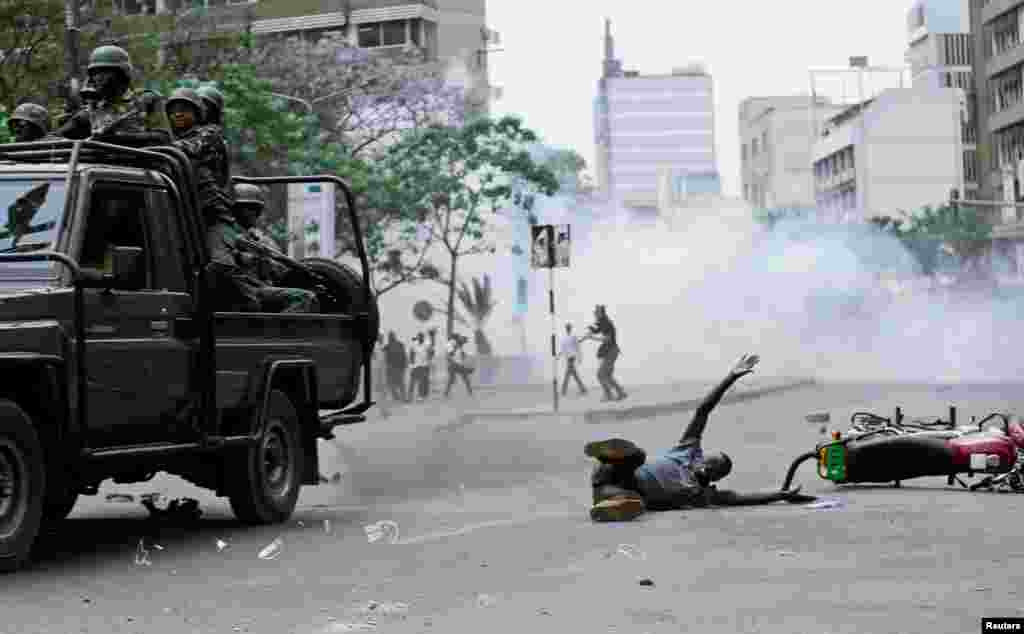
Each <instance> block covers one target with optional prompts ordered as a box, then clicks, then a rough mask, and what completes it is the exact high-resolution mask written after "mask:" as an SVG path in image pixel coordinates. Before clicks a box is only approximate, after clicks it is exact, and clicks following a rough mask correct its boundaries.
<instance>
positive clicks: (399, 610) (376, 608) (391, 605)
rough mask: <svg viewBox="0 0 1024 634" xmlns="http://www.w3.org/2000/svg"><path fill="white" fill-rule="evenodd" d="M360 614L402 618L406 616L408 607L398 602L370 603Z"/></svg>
mask: <svg viewBox="0 0 1024 634" xmlns="http://www.w3.org/2000/svg"><path fill="white" fill-rule="evenodd" d="M359 612H361V613H362V614H380V615H383V616H402V615H404V614H408V612H409V605H408V604H407V603H401V602H399V601H385V602H384V603H381V602H379V601H370V602H369V603H367V604H366V606H365V607H363V608H361V609H360V610H359Z"/></svg>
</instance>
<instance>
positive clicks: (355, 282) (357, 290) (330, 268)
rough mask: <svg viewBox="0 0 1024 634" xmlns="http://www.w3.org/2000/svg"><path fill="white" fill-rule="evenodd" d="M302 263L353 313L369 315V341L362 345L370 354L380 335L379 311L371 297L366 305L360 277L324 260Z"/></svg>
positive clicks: (341, 265)
mask: <svg viewBox="0 0 1024 634" xmlns="http://www.w3.org/2000/svg"><path fill="white" fill-rule="evenodd" d="M302 263H303V264H305V265H306V266H308V267H309V268H311V269H313V270H314V271H316V272H317V273H319V274H320V275H323V276H324V277H325V278H327V279H328V280H329V281H330V283H331V284H332V285H333V286H334V289H333V290H334V291H335V292H337V293H338V294H339V295H341V296H342V297H343V298H344V300H345V301H346V302H347V303H348V305H349V306H350V307H351V308H350V310H351V311H352V312H353V313H362V312H366V313H369V315H370V324H369V326H370V332H369V335H368V336H369V341H366V342H363V343H364V344H365V345H368V346H369V350H368V352H372V351H373V346H374V344H375V343H376V342H377V337H378V336H379V334H380V309H379V308H378V306H377V302H376V301H375V300H374V299H373V298H372V297H371V299H370V305H369V306H367V305H366V287H365V286H364V285H363V279H362V277H360V276H359V274H358V273H356V272H355V271H353V270H352V269H351V268H350V267H348V266H345V265H344V264H341V263H340V262H335V261H334V260H328V259H326V258H305V259H304V260H302Z"/></svg>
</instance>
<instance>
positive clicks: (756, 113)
mask: <svg viewBox="0 0 1024 634" xmlns="http://www.w3.org/2000/svg"><path fill="white" fill-rule="evenodd" d="M816 99H817V103H816V104H814V107H812V104H811V97H810V96H808V95H797V96H791V97H750V98H748V99H744V100H743V102H741V103H740V107H739V130H740V182H741V184H742V185H741V186H742V192H743V199H744V200H745V201H747V202H748V203H749V204H750V205H752V206H754V207H757V208H762V209H771V208H787V209H806V208H810V207H813V206H814V204H815V190H814V176H813V170H812V163H813V161H812V158H811V148H812V147H813V146H814V130H815V126H814V122H813V118H814V117H817V118H818V124H819V125H818V126H817V127H820V126H821V124H822V123H824V121H825V120H827V119H828V118H829V117H831V116H833V115H835V114H837V113H838V112H839V111H840V110H841V107H839V106H834V105H832V104H831V103H830V102H829V101H828V100H827V99H825V98H823V97H816Z"/></svg>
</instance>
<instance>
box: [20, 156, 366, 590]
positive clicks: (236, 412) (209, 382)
mask: <svg viewBox="0 0 1024 634" xmlns="http://www.w3.org/2000/svg"><path fill="white" fill-rule="evenodd" d="M235 180H236V182H249V183H254V184H259V185H271V184H279V183H311V182H324V181H330V182H333V183H334V184H335V185H336V186H337V189H338V191H340V192H342V193H343V194H344V196H345V199H346V202H347V207H348V221H349V222H350V223H351V230H352V234H353V237H354V241H355V245H356V247H357V249H356V250H357V255H358V258H359V262H360V264H361V268H362V271H361V274H359V273H356V272H355V271H354V270H353V269H351V268H348V267H346V266H344V265H341V264H338V263H336V262H334V261H331V260H323V259H315V258H313V259H307V260H303V261H301V263H296V264H293V266H292V268H293V269H294V272H295V279H293V280H286V281H287V284H286V285H289V286H296V285H303V286H304V287H306V288H308V289H309V290H314V291H316V292H317V295H318V298H319V300H320V310H321V313H317V314H281V313H260V312H235V311H233V310H231V307H230V306H227V307H226V306H225V303H224V301H225V292H226V289H227V288H228V287H227V286H224V285H222V284H223V280H220V281H218V275H217V274H216V273H215V269H214V267H213V266H211V264H210V260H209V255H208V253H207V250H206V241H205V230H206V229H205V227H204V223H203V220H202V217H201V214H200V213H199V211H198V207H197V198H196V187H195V177H194V174H193V172H192V168H191V165H190V163H189V161H188V159H187V157H186V156H185V155H184V154H182V153H181V152H180V151H178V150H177V149H175V148H172V147H159V148H149V149H145V150H142V149H131V148H125V147H119V146H113V145H108V144H103V143H98V142H94V141H63V140H62V141H52V142H36V143H22V144H9V145H4V146H0V570H6V571H10V570H15V569H17V568H19V567H21V566H23V565H24V564H25V563H26V561H28V560H29V559H30V557H29V554H30V551H31V547H32V545H33V543H34V542H35V540H36V539H37V536H38V535H39V533H40V530H41V529H42V528H44V527H45V526H46V525H47V523H51V522H56V521H60V520H62V519H63V518H65V517H66V516H67V514H68V513H70V511H71V509H72V507H73V506H74V504H75V502H76V500H77V498H78V496H80V495H95V494H96V493H97V492H98V487H99V486H100V484H101V483H102V482H104V481H105V480H108V479H113V481H114V482H117V483H130V482H142V481H146V480H148V479H150V478H152V477H153V476H154V475H155V474H156V473H158V472H161V471H163V472H167V473H171V474H175V475H178V476H181V477H182V478H184V479H186V480H188V481H190V482H192V483H194V484H196V485H198V486H201V487H205V488H208V489H211V490H213V491H215V492H216V494H217V495H219V496H226V497H227V498H228V499H229V501H230V504H231V508H232V509H233V511H234V513H235V514H236V516H237V517H238V518H239V519H241V520H243V521H245V522H248V523H254V524H266V523H275V522H281V521H284V520H286V519H287V518H288V517H289V516H290V515H291V513H292V511H293V510H294V508H295V504H296V500H297V498H298V495H299V490H300V488H301V486H302V485H304V484H318V483H319V469H318V464H317V439H318V438H333V434H332V430H333V429H334V428H335V427H336V426H338V425H347V424H352V423H359V422H363V421H365V413H366V412H367V411H368V410H369V409H370V408H371V407H372V406H373V404H374V403H373V401H372V399H371V387H370V376H371V368H370V361H371V358H372V352H373V346H374V344H375V342H376V340H377V336H378V329H379V315H378V313H377V306H376V302H375V300H374V298H373V295H372V293H371V291H370V279H369V275H370V273H369V267H368V264H367V258H366V253H365V250H364V245H363V240H362V233H361V230H360V226H359V218H358V216H357V214H356V209H355V203H354V199H353V196H352V192H351V190H350V189H349V187H348V186H347V185H346V184H345V183H344V182H343V181H342V180H341V179H338V178H337V177H332V176H323V177H319V176H318V177H288V178H236V179H235ZM360 384H361V385H362V390H360ZM360 391H361V393H362V398H361V400H360V401H359V402H358V403H357V402H356V401H357V399H359V395H360Z"/></svg>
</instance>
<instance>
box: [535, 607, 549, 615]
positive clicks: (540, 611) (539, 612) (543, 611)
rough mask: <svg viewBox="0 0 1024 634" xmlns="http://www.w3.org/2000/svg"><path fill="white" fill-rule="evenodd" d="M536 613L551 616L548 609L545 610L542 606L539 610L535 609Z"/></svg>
mask: <svg viewBox="0 0 1024 634" xmlns="http://www.w3.org/2000/svg"><path fill="white" fill-rule="evenodd" d="M537 614H539V615H541V616H551V612H549V611H548V610H545V609H543V608H541V609H540V610H537Z"/></svg>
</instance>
